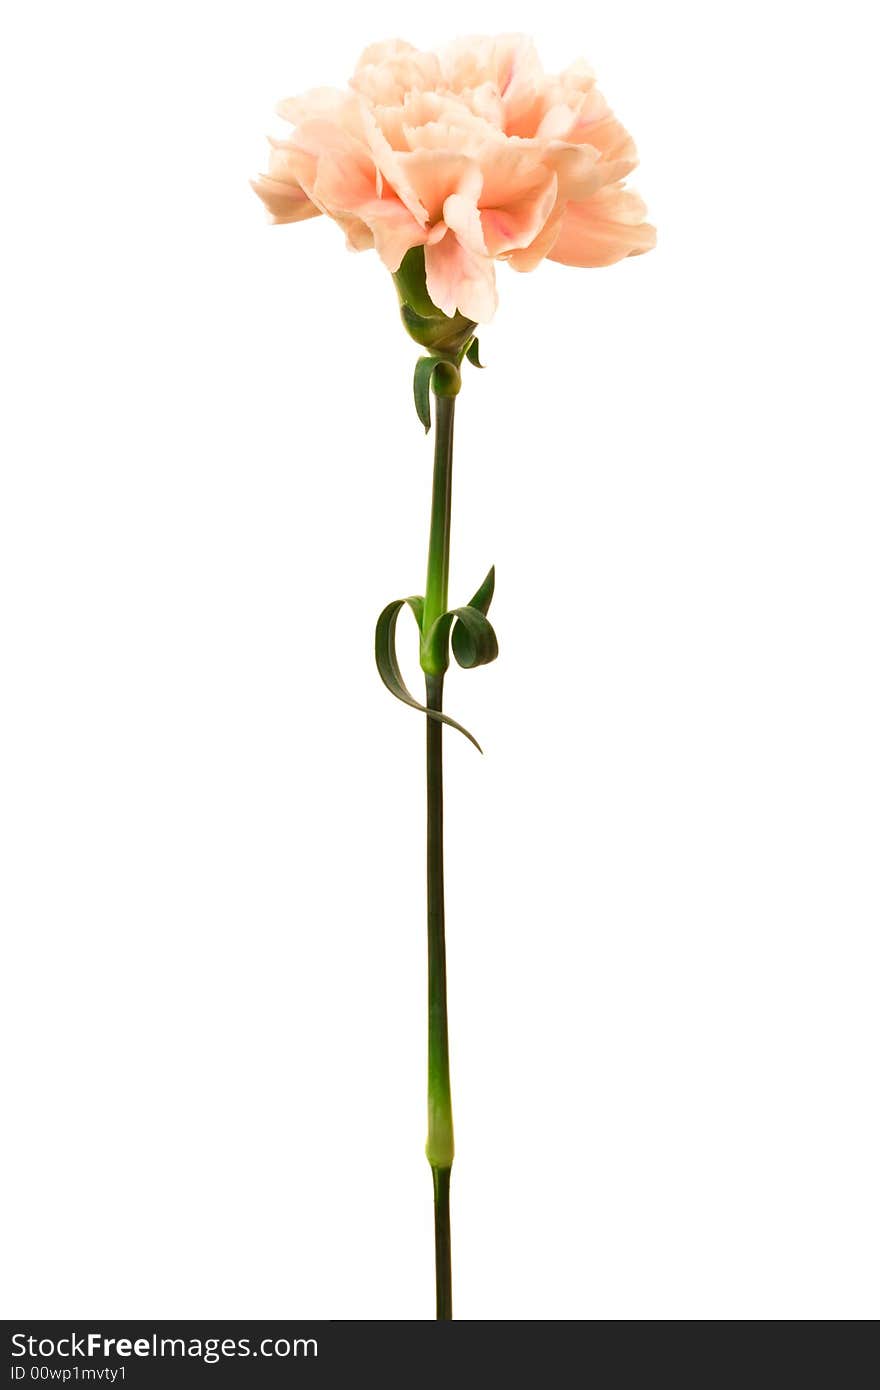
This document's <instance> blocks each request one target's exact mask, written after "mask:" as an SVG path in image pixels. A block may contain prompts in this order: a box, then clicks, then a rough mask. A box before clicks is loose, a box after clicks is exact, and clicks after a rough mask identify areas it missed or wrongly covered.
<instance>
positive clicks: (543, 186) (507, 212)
mask: <svg viewBox="0 0 880 1390" xmlns="http://www.w3.org/2000/svg"><path fill="white" fill-rule="evenodd" d="M556 190H557V182H556V175H555V174H554V173H552V171H550V170H547V171H546V172H545V173H544V177H543V179H542V181H541V182H540V183H538V184H537V185H536V187H535V188H534V189H533V190H532V191H531V193H529V194H528V195H527V196H526V197H523V198H518V199H516V200H514V201H512V202H509V203H505V204H504V206H503V207H497V208H487V207H481V211H480V220H481V222H482V225H483V236H484V237H485V239H486V249H487V250H488V252H489V255H490V256H502V255H505V254H506V253H507V252H509V251H516V250H519V249H521V248H523V247H526V246H528V245H530V243H531V242H533V241H534V240H535V238H536V237H537V236H538V234H539V232H540V231H541V229H542V228H543V227H544V224H545V223H546V221H547V218H548V217H549V216H550V214H551V212H552V211H553V208H554V206H555V204H556Z"/></svg>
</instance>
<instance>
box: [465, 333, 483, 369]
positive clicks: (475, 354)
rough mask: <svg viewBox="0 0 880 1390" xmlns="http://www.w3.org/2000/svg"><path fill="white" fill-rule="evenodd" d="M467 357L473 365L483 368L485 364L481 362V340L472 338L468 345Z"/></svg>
mask: <svg viewBox="0 0 880 1390" xmlns="http://www.w3.org/2000/svg"><path fill="white" fill-rule="evenodd" d="M465 356H466V357H467V360H468V361H469V362H472V363H473V365H474V366H475V367H482V366H483V363H482V362H481V361H480V340H479V338H471V341H470V342H469V343H468V350H467V352H466V354H465Z"/></svg>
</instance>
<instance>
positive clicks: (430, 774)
mask: <svg viewBox="0 0 880 1390" xmlns="http://www.w3.org/2000/svg"><path fill="white" fill-rule="evenodd" d="M435 399H436V415H435V421H436V423H435V428H436V431H437V433H436V441H435V446H434V485H433V494H432V500H431V532H430V538H429V542H428V578H427V583H426V586H425V610H424V630H425V631H426V632H427V631H428V629H429V628H430V626H431V624H432V623H433V622H434V620H435V619H436V618H438V617H440V615H441V614H442V613H445V612H446V607H447V603H448V588H449V533H450V518H451V507H452V427H453V418H454V414H455V399H454V397H442V396H441V397H436V398H435ZM425 690H426V700H425V703H426V705H427V706H428V708H429V709H435V710H440V709H442V708H443V675H442V674H439V675H430V674H428V675H426V676H425ZM425 724H426V726H427V727H426V754H427V757H426V771H427V793H428V795H427V881H428V1141H427V1144H426V1145H425V1152H426V1153H427V1156H428V1162H429V1163H430V1165H431V1169H432V1175H433V1179H434V1252H435V1265H436V1276H437V1317H438V1319H449V1318H451V1317H452V1267H451V1254H450V1237H449V1179H450V1173H451V1170H452V1158H453V1154H454V1151H455V1150H454V1143H453V1134H452V1099H451V1092H450V1085H449V1028H448V1023H447V1016H446V917H445V903H444V892H443V725H442V724H441V723H440V721H439V720H437V719H430V718H426V720H425Z"/></svg>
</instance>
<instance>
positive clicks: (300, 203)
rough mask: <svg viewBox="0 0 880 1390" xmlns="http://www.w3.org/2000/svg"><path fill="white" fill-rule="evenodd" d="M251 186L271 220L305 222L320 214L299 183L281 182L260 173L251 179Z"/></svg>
mask: <svg viewBox="0 0 880 1390" xmlns="http://www.w3.org/2000/svg"><path fill="white" fill-rule="evenodd" d="M251 188H252V189H253V190H254V192H255V193H256V194H257V196H258V197H259V198H261V199H262V200H263V203H264V204H265V206H266V209H267V211H268V212H269V214H270V216H271V218H272V221H273V222H305V221H306V219H307V218H309V217H320V216H321V209H320V208H317V207H315V204H314V203H313V202H312V200H311V198H309V197H308V195H307V194H306V193H304V192H303V190H302V189H301V188H300V186H299V184H291V183H281V182H280V180H278V179H272V178H269V176H268V175H267V174H260V175H259V176H258V177H257V178H256V179H252V180H251Z"/></svg>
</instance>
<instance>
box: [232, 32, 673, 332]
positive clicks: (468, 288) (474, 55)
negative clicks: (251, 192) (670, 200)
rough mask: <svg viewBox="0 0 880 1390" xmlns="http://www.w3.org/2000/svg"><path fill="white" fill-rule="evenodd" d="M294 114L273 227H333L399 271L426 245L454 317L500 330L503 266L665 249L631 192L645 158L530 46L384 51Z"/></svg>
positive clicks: (432, 274)
mask: <svg viewBox="0 0 880 1390" xmlns="http://www.w3.org/2000/svg"><path fill="white" fill-rule="evenodd" d="M278 111H279V114H280V115H281V116H283V117H284V118H285V119H286V120H287V121H289V122H290V124H291V125H292V126H293V127H294V130H293V134H292V136H291V137H290V138H289V139H285V140H272V141H271V142H270V144H271V155H270V160H269V169H268V172H267V173H266V174H263V175H260V177H259V178H258V179H257V180H256V181H255V183H254V188H255V189H256V191H257V193H258V194H259V196H260V197H261V198H262V200H263V202H264V203H265V205H266V207H267V208H268V210H269V213H270V214H271V216H272V218H273V220H274V221H276V222H300V221H303V220H304V219H305V218H308V217H317V216H318V215H319V214H321V213H326V215H327V216H329V217H332V218H333V220H334V221H335V222H338V223H339V225H340V226H341V227H342V229H343V230H344V232H345V235H346V239H347V241H348V245H349V246H350V247H352V248H353V249H354V250H356V251H363V250H366V249H368V248H369V247H374V248H375V249H376V251H378V253H379V255H380V256H381V258H382V260H383V261H384V263H385V265H386V266H387V267H388V269H389V270H390V271H391V272H392V273H394V272H396V271H398V270H399V268H400V264H401V261H402V260H403V258H404V256H405V255H406V253H407V251H410V250H411V249H412V248H413V247H423V248H424V264H425V276H426V284H427V291H428V294H429V296H430V299H431V301H432V302H433V303H434V304H435V305H436V306H437V307H438V308H439V309H440V310H441V311H442V312H443V313H444V314H446V315H449V316H450V317H451V316H454V315H455V314H456V312H458V313H459V314H461V315H463V316H464V317H465V318H467V319H472V320H474V321H475V322H477V323H480V322H482V323H485V322H486V321H487V320H489V319H490V318H491V317H492V315H493V314H494V312H495V308H496V305H497V292H496V288H495V266H494V262H495V261H497V260H500V261H507V262H508V263H509V264H510V265H511V266H513V268H514V269H515V270H533V269H534V268H535V266H537V265H538V264H539V263H540V262H541V261H542V260H543V259H544V257H545V256H546V257H547V258H548V259H549V260H554V261H561V262H562V263H563V264H565V265H574V266H601V265H611V264H613V262H615V261H619V260H622V259H623V257H624V256H634V255H638V254H639V253H640V252H642V251H649V250H650V249H651V247H652V246H653V245H654V242H655V232H654V229H653V227H651V226H649V225H648V223H646V222H645V220H644V218H645V206H644V204H643V202H642V200H641V199H640V198H639V197H638V195H637V194H636V193H634V192H632V191H631V190H630V189H628V188H626V187H625V186H624V183H623V180H624V179H625V178H626V176H627V175H628V174H629V173H630V172H631V171H632V169H634V168H635V165H636V163H637V159H636V151H635V146H634V144H633V142H632V139H631V138H630V136H629V135H628V134H627V132H626V131H625V130H624V128H623V126H622V125H620V123H619V122H618V121H617V120H616V119H615V117H614V116H613V115H612V113H611V111H610V110H609V108H608V105H607V103H606V102H605V99H604V98H603V97H602V95H601V93H600V92H599V91H598V89H597V87H596V85H595V81H594V78H593V75H592V73H591V71H590V70H589V68H587V67H586V66H585V65H584V64H583V63H576V64H574V65H573V66H572V67H570V68H567V69H566V70H565V72H563V73H561V74H560V75H558V76H556V77H551V76H548V75H547V74H545V72H544V70H543V68H542V67H541V63H540V61H539V59H538V55H537V53H536V52H535V48H534V45H533V44H532V42H531V40H530V39H527V38H525V37H523V36H522V35H518V34H511V35H502V36H501V37H498V38H467V39H459V40H458V41H457V42H456V43H453V44H451V45H450V46H449V47H448V48H446V49H444V50H443V51H442V52H440V53H423V52H419V51H418V50H417V49H415V48H413V47H412V46H411V45H410V44H407V43H404V42H402V41H401V40H392V41H390V42H388V43H380V44H375V45H373V46H372V47H371V48H368V49H367V50H366V52H365V53H364V54H363V55H362V57H361V59H360V62H359V63H358V65H357V68H356V70H355V73H354V76H353V77H352V79H351V81H350V83H349V86H348V88H347V90H345V91H337V90H336V89H334V88H326V87H322V88H317V89H316V90H314V91H311V92H307V93H306V94H305V96H302V97H295V98H291V99H289V100H287V101H282V102H281V103H280V105H279V107H278Z"/></svg>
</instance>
